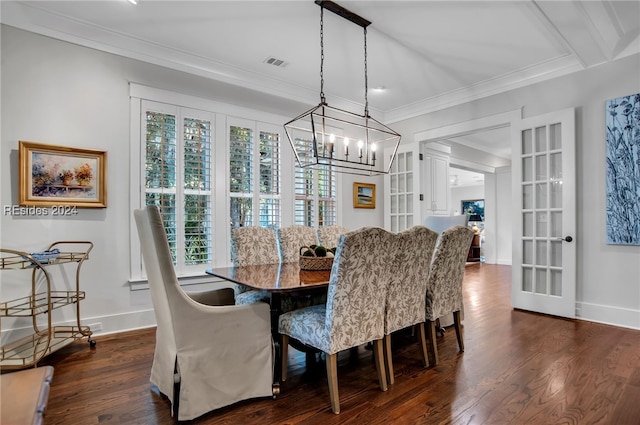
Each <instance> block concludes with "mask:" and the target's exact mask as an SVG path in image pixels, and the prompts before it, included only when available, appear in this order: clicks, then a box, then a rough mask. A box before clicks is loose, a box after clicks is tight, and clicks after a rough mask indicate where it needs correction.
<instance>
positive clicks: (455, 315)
mask: <svg viewBox="0 0 640 425" xmlns="http://www.w3.org/2000/svg"><path fill="white" fill-rule="evenodd" d="M453 326H454V327H455V329H456V337H457V338H458V348H460V351H462V352H464V341H463V340H462V324H461V323H460V311H454V312H453Z"/></svg>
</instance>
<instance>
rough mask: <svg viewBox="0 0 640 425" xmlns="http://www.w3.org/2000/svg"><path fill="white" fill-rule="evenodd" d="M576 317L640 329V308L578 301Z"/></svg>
mask: <svg viewBox="0 0 640 425" xmlns="http://www.w3.org/2000/svg"><path fill="white" fill-rule="evenodd" d="M576 317H577V318H579V319H581V320H588V321H590V322H596V323H603V324H605V325H613V326H620V327H623V328H629V329H638V330H640V310H633V309H630V308H620V307H611V306H608V305H600V304H591V303H585V302H576Z"/></svg>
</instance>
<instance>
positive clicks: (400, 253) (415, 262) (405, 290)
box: [384, 226, 438, 384]
mask: <svg viewBox="0 0 640 425" xmlns="http://www.w3.org/2000/svg"><path fill="white" fill-rule="evenodd" d="M437 238H438V234H437V233H436V232H434V231H433V230H430V229H427V228H426V227H424V226H413V227H411V228H409V229H407V230H404V231H402V232H400V233H398V234H397V235H396V240H397V247H396V255H395V259H394V263H393V269H392V271H393V272H392V274H391V280H390V282H389V288H388V291H387V305H386V311H385V320H384V333H385V339H384V354H385V366H386V372H387V380H388V381H389V384H393V383H394V380H395V378H394V373H393V362H392V358H391V334H392V333H393V332H396V331H399V330H401V329H404V328H407V327H409V326H413V325H418V326H417V327H418V329H417V330H418V341H419V345H420V348H421V351H422V356H423V358H424V365H425V367H427V366H429V359H428V356H427V345H426V342H425V333H424V322H425V311H426V310H425V309H426V304H425V302H426V300H425V294H426V292H427V280H428V279H429V269H430V266H431V259H432V257H433V250H434V247H435V245H436V239H437Z"/></svg>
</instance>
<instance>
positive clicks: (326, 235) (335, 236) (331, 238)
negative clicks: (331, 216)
mask: <svg viewBox="0 0 640 425" xmlns="http://www.w3.org/2000/svg"><path fill="white" fill-rule="evenodd" d="M348 231H349V229H347V228H346V227H344V226H338V225H337V224H331V225H329V226H324V227H320V228H318V240H319V241H320V245H322V246H325V247H327V248H333V247H336V246H338V241H339V240H340V235H344V234H345V233H347V232H348Z"/></svg>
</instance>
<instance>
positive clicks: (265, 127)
mask: <svg viewBox="0 0 640 425" xmlns="http://www.w3.org/2000/svg"><path fill="white" fill-rule="evenodd" d="M231 127H241V128H248V129H250V130H251V132H252V136H253V137H252V143H253V175H252V193H251V194H249V195H248V196H245V197H248V198H250V199H251V200H252V209H251V212H252V217H251V219H252V221H251V223H252V225H253V226H260V225H261V224H260V200H261V199H277V200H278V201H279V203H280V220H279V222H280V223H279V227H282V223H283V211H284V209H285V208H283V206H284V205H283V189H282V187H283V183H284V182H283V178H282V175H283V173H282V170H283V168H284V166H285V164H284V161H283V155H284V152H283V151H284V150H285V149H290V148H289V144H288V143H287V141H286V136H285V133H284V129H283V127H282V126H278V125H274V124H268V123H264V122H259V121H252V120H248V119H244V118H238V117H228V119H227V127H226V140H227V146H228V147H229V148H228V149H227V154H228V155H230V144H231ZM261 132H267V133H277V134H278V135H279V136H280V147H279V155H280V164H279V167H278V168H279V169H278V174H279V175H278V180H279V185H280V187H279V189H278V190H279V193H277V194H275V195H271V194H263V193H260V149H259V148H260V133H261ZM227 192H228V196H229V198H231V194H230V187H228V186H227ZM239 197H242V196H239ZM229 202H231V200H230V199H229ZM229 208H231V206H229ZM228 214H230V211H228ZM229 220H231V217H229Z"/></svg>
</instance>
